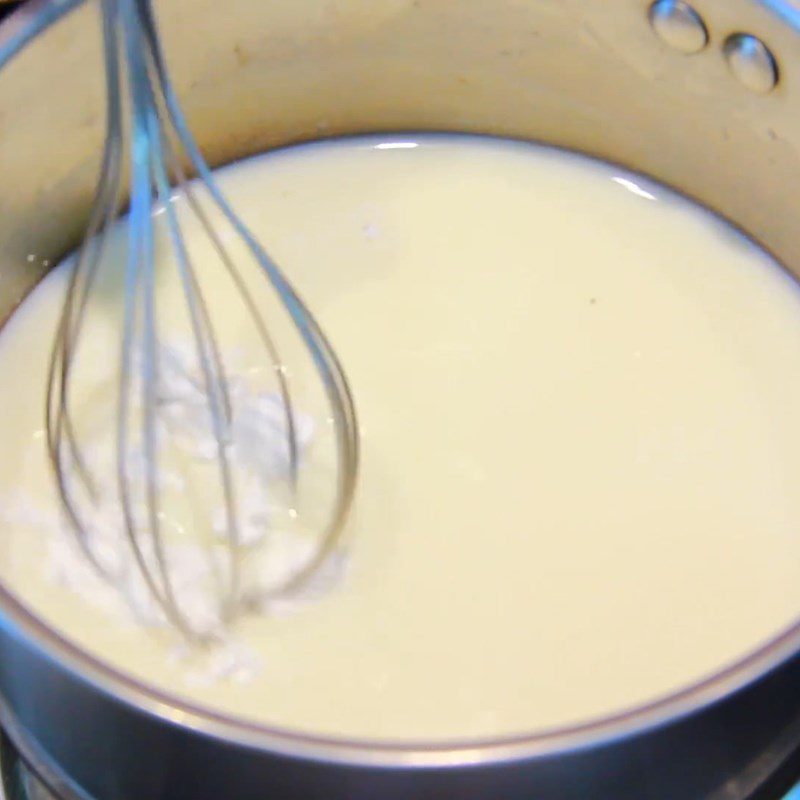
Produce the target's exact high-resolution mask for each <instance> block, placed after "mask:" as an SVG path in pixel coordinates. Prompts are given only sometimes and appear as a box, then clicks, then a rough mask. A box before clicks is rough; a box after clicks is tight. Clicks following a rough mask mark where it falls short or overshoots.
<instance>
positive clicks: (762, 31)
mask: <svg viewBox="0 0 800 800" xmlns="http://www.w3.org/2000/svg"><path fill="white" fill-rule="evenodd" d="M647 5H648V3H647V2H646V1H645V0H535V2H534V1H533V0H382V1H381V2H380V3H375V2H373V0H270V2H265V3H253V2H251V0H228V2H227V3H226V4H225V9H224V13H220V8H219V5H218V3H216V2H214V0H160V2H158V3H157V8H158V13H159V18H160V22H161V25H162V31H163V35H164V38H165V40H166V45H167V53H168V57H169V61H170V64H171V66H172V69H173V71H174V75H175V79H176V84H177V88H178V90H179V92H180V95H181V97H182V98H183V100H184V102H185V105H186V110H187V112H188V115H189V118H190V122H191V124H192V126H193V129H194V131H195V133H196V135H197V138H198V140H199V142H200V144H201V146H202V147H203V148H204V150H205V152H206V154H207V156H208V158H209V160H210V161H211V162H212V163H214V164H220V163H224V162H226V161H229V160H232V159H235V158H238V157H241V156H243V155H246V154H249V153H252V152H255V151H258V150H262V149H265V148H268V147H275V146H280V145H285V144H288V143H291V142H296V141H300V140H304V139H313V138H319V137H326V136H334V135H343V134H349V133H358V132H365V131H377V130H421V129H432V130H460V131H472V132H481V133H491V134H499V135H504V136H513V137H519V138H525V139H538V140H542V141H546V142H550V143H555V144H559V145H562V146H565V147H568V148H574V149H577V150H582V151H585V152H588V153H591V154H595V155H598V156H600V157H602V158H606V159H609V160H611V161H615V162H619V163H621V164H624V165H626V166H628V167H631V168H633V169H635V170H638V171H641V172H644V173H647V174H649V175H651V176H653V177H655V178H657V179H659V180H662V181H663V182H665V183H667V184H669V185H671V186H673V187H675V188H678V189H680V190H682V191H684V192H685V193H687V194H689V195H691V196H693V197H695V198H697V199H699V200H700V201H701V202H703V203H705V204H706V205H708V206H710V207H711V208H713V209H715V210H717V211H719V212H720V213H722V214H723V215H725V216H726V217H728V218H730V219H731V220H733V221H734V222H736V223H737V224H738V225H739V226H741V227H742V228H743V229H744V230H746V231H747V232H748V233H749V234H750V235H752V236H753V237H754V238H756V239H758V240H759V241H761V242H762V243H763V244H764V245H765V246H766V247H768V248H769V249H771V250H772V251H773V252H774V253H775V254H776V255H777V256H778V257H779V258H780V259H781V260H783V261H784V262H785V263H786V264H787V265H788V266H789V268H792V267H793V265H796V267H797V268H798V269H800V226H797V225H795V224H793V213H792V212H793V199H794V198H793V193H794V192H793V189H794V187H795V186H796V185H798V179H799V178H800V162H798V159H797V156H796V146H797V144H798V143H800V115H798V112H797V111H796V110H792V107H793V106H794V108H795V109H796V108H800V102H798V101H796V102H795V103H794V104H791V103H790V97H789V96H790V95H791V93H792V92H793V91H795V89H794V88H793V87H794V84H795V83H797V81H798V78H800V67H798V64H797V60H798V55H796V54H800V47H798V46H797V45H798V31H796V30H793V29H792V27H791V26H790V25H788V24H786V22H787V20H789V16H788V14H789V12H787V14H785V15H784V18H783V20H781V17H780V14H779V13H778V12H777V11H776V10H775V8H776V7H777V6H778V5H779V4H778V3H775V2H772V3H770V4H769V5H771V6H772V7H773V10H772V11H770V10H768V9H767V8H766V6H767V5H768V4H767V3H763V4H760V3H756V2H753V0H700V1H699V2H697V3H696V6H697V8H698V10H699V11H700V12H701V13H703V15H704V18H705V22H706V25H707V26H708V29H709V33H710V42H709V45H708V47H707V48H706V49H705V50H704V51H703V52H701V53H699V54H697V55H694V56H685V55H682V54H680V53H678V52H677V51H675V50H671V49H670V48H668V47H667V46H665V45H664V44H663V43H662V42H661V41H659V40H658V39H657V38H656V37H655V35H654V34H653V32H652V30H651V28H650V26H649V23H648V20H647ZM787 8H788V6H787ZM795 16H797V17H798V18H800V13H797V12H795ZM789 21H790V20H789ZM737 30H745V31H748V32H750V33H753V34H755V35H758V36H760V37H762V38H763V39H764V41H766V42H767V43H768V44H769V45H770V47H771V48H772V50H773V52H774V53H775V55H776V58H777V60H778V63H779V68H780V75H781V80H780V83H779V85H778V87H777V88H776V89H775V90H774V91H773V92H772V93H770V94H768V95H765V96H761V95H756V94H753V93H751V92H750V91H748V90H747V89H745V88H744V87H743V86H741V85H740V84H739V83H738V82H736V80H735V79H734V78H733V77H732V76H731V75H730V74H729V72H728V70H727V67H726V64H725V62H724V59H723V56H722V52H721V45H722V42H723V41H724V39H725V37H726V36H727V35H728V34H729V33H731V32H734V31H737ZM99 39H100V32H99V25H98V11H97V7H96V4H95V3H94V2H90V3H87V4H85V6H84V7H83V8H80V9H79V10H78V11H77V12H74V13H72V14H70V15H69V16H68V17H67V18H66V19H64V20H63V21H62V22H60V23H59V24H58V25H56V26H55V27H54V28H52V29H51V30H49V31H48V32H47V33H46V34H45V35H44V36H42V37H40V38H39V39H38V40H37V41H35V42H34V43H33V44H32V45H30V46H29V47H28V48H27V49H26V50H25V51H24V52H23V53H22V54H21V55H19V56H18V57H16V58H15V59H13V60H12V61H11V62H10V64H9V65H7V66H6V68H4V69H3V70H0V175H2V184H0V275H2V280H1V281H0V317H2V316H5V315H6V314H7V313H8V312H9V311H10V310H11V309H12V308H13V307H14V305H15V304H16V303H17V302H18V301H19V299H20V298H21V297H22V296H23V295H24V293H25V292H26V291H27V290H28V289H29V288H30V286H31V285H33V284H34V283H35V281H36V280H37V279H38V278H39V277H40V276H41V274H42V273H43V272H44V271H45V270H46V269H47V267H48V266H49V265H50V264H52V263H53V262H54V260H56V259H57V258H58V257H59V256H60V255H61V254H63V253H64V252H65V250H67V249H68V248H69V247H71V246H73V245H74V243H75V242H76V240H77V237H78V236H79V234H80V230H81V225H82V224H83V222H84V220H85V217H86V213H87V207H88V204H89V202H90V200H91V195H92V191H93V186H94V180H95V173H96V167H97V159H98V153H99V145H100V141H101V136H102V127H103V100H102V96H103V79H102V63H101V58H100V52H99Z"/></svg>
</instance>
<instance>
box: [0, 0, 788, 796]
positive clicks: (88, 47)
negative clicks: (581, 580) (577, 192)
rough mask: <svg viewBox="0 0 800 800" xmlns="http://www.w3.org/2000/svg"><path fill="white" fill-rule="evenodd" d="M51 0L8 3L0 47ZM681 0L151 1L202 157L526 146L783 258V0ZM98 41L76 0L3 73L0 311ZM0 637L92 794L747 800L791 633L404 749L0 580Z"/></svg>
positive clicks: (61, 760)
mask: <svg viewBox="0 0 800 800" xmlns="http://www.w3.org/2000/svg"><path fill="white" fill-rule="evenodd" d="M64 2H65V0H33V3H32V4H31V5H29V6H26V7H24V8H23V9H22V10H21V11H19V12H17V13H16V14H13V15H12V16H11V17H10V18H9V19H8V20H6V21H5V22H4V23H3V24H2V25H0V51H1V50H2V48H3V46H4V45H5V46H6V47H7V46H8V43H9V41H10V40H11V39H12V37H13V36H15V35H17V34H20V33H22V34H24V33H25V31H26V30H31V28H30V27H29V26H30V24H31V21H32V20H34V21H35V20H36V19H37V16H36V15H38V14H45V15H47V14H49V15H50V16H53V17H55V16H57V15H58V13H59V11H60V9H61V8H62V7H63V5H64ZM694 5H695V6H696V9H697V11H698V13H699V14H701V15H702V18H703V20H704V22H705V24H706V26H707V28H708V30H709V32H710V35H711V44H710V45H709V46H708V47H706V48H705V49H704V50H703V51H702V52H700V53H698V54H697V55H696V56H694V57H692V58H685V57H684V55H683V54H682V53H681V52H677V51H675V50H674V49H672V48H669V47H662V46H660V45H659V44H658V41H657V40H655V39H654V37H653V31H652V29H651V26H650V23H649V21H648V14H647V10H648V7H649V5H648V4H647V3H646V2H642V0H535V2H533V1H530V2H529V1H527V0H526V1H525V2H523V1H522V0H383V2H381V3H374V2H371V0H324V2H323V0H270V2H263V3H253V2H252V0H229V1H228V3H227V4H226V8H225V12H226V13H225V14H224V15H219V14H218V13H215V12H216V11H217V10H218V4H217V3H216V2H215V0H214V1H212V0H161V2H160V3H159V4H158V7H157V10H158V13H159V17H160V20H161V24H162V29H163V31H164V35H165V39H166V48H167V52H168V53H169V54H170V55H169V57H170V67H171V69H172V71H173V74H174V76H175V81H176V84H177V90H178V92H179V94H180V96H181V99H182V101H183V103H184V106H185V109H186V112H187V115H188V117H189V122H190V124H191V125H192V129H193V130H194V131H195V133H196V135H197V138H198V140H199V143H200V145H201V146H202V147H203V149H204V151H205V153H206V155H207V157H208V158H209V160H210V162H211V163H212V164H219V163H224V162H226V161H228V160H231V159H234V158H237V157H240V156H243V155H247V154H249V153H253V152H256V151H258V150H261V149H264V148H267V147H271V146H277V145H283V144H288V143H291V142H296V141H301V140H306V139H313V138H318V137H320V136H331V135H344V134H348V133H360V132H365V131H381V130H384V131H385V130H393V131H396V130H402V129H405V130H462V131H470V132H480V133H490V134H495V135H505V136H514V137H520V138H526V139H537V140H541V141H545V142H549V143H555V144H559V145H562V146H564V147H567V148H572V149H576V150H582V151H584V152H588V153H590V154H593V155H597V156H600V157H602V158H605V159H607V160H610V161H615V162H618V163H621V164H624V165H625V166H628V167H631V168H633V169H635V170H638V171H640V172H643V173H647V174H648V175H651V176H653V177H654V178H656V179H659V180H661V181H663V182H664V183H666V184H668V185H670V186H672V187H676V188H678V189H680V190H682V191H683V192H684V193H686V194H687V195H690V196H692V197H694V198H696V199H697V200H699V201H700V202H703V203H704V204H706V205H708V206H709V207H711V208H712V209H714V210H716V211H718V212H719V213H721V214H723V215H724V216H726V217H727V218H729V219H731V220H733V221H734V222H735V223H737V224H738V225H739V226H740V227H742V228H743V229H744V230H746V231H747V232H748V233H749V234H751V235H752V236H753V237H754V238H756V239H757V240H759V241H760V242H762V243H763V244H764V245H765V246H766V247H767V248H769V249H770V250H771V251H772V252H773V253H774V254H776V256H777V257H779V258H780V259H781V260H782V261H783V262H784V263H785V264H786V266H787V268H788V269H789V270H791V271H793V272H794V273H795V274H798V273H800V226H798V225H797V224H796V212H795V197H794V195H795V194H796V191H795V187H796V186H797V185H798V181H800V158H799V157H798V153H800V102H799V101H798V100H799V99H800V98H798V97H795V94H796V87H797V86H798V85H799V84H800V8H798V6H797V5H796V4H794V3H789V2H786V1H785V0H702V2H701V0H697V2H696V3H695V4H694ZM190 21H191V22H190ZM737 32H746V33H749V34H752V35H753V36H756V37H757V38H758V39H760V40H761V41H764V42H768V43H769V47H770V49H771V50H772V52H773V53H774V55H775V58H776V60H777V62H778V63H779V64H780V69H781V80H780V81H779V82H778V84H777V85H776V86H775V88H774V89H773V91H771V92H770V93H769V94H766V95H762V94H757V93H754V92H749V91H743V90H742V87H740V86H739V85H738V84H737V82H736V81H735V80H732V78H731V75H730V72H729V68H728V66H727V64H726V61H725V59H724V58H723V56H722V53H721V50H720V47H719V43H720V42H721V41H723V40H724V38H725V37H726V36H728V35H730V34H732V33H737ZM98 43H99V35H98V28H97V19H96V15H95V14H94V13H93V9H91V8H87V7H83V8H80V9H78V10H76V11H74V12H73V13H71V14H69V15H68V16H66V17H65V18H64V19H63V20H62V21H61V22H59V23H58V24H57V25H55V26H54V27H53V28H52V29H50V30H49V31H47V33H45V34H44V35H42V36H40V37H37V38H36V39H34V40H33V41H32V42H31V43H30V45H29V46H28V47H27V48H26V49H25V50H24V51H23V52H22V53H21V54H19V55H18V56H16V57H14V58H13V59H12V60H11V61H10V62H9V63H8V64H7V65H6V66H5V67H3V68H2V69H1V70H0V175H2V176H3V183H2V186H0V269H1V270H2V272H1V273H0V274H1V275H2V282H1V283H0V316H4V315H6V314H7V313H9V311H10V310H12V309H13V307H14V306H15V305H16V303H17V302H18V301H19V300H20V298H21V297H23V296H24V294H25V293H26V292H27V290H28V289H29V288H30V287H31V286H32V285H33V284H35V282H36V281H37V280H38V279H39V277H40V276H41V275H42V274H43V273H44V272H45V271H46V270H47V268H48V264H50V263H53V262H54V261H55V259H57V258H58V257H59V255H61V254H62V253H64V252H65V251H66V250H67V249H69V248H70V247H72V246H73V245H74V244H75V243H76V241H77V240H78V237H79V236H80V232H81V230H82V227H83V225H84V224H85V220H86V217H87V214H88V210H89V206H90V202H91V196H92V189H93V181H94V175H95V173H96V167H97V160H98V154H99V152H100V142H101V137H102V106H101V97H102V78H101V74H102V73H101V70H100V68H99V65H100V63H101V62H100V53H99V49H98ZM32 220H35V221H36V224H31V221H32ZM3 569H4V566H3V564H2V561H0V579H1V578H2V576H3ZM0 652H2V657H1V658H0V697H2V702H0V721H2V722H3V724H4V725H6V726H7V728H8V730H9V732H10V734H11V736H12V737H13V738H14V739H15V741H17V743H18V744H19V743H20V742H21V741H22V740H24V739H27V740H29V741H28V744H29V745H30V744H32V743H34V742H35V746H34V749H35V750H36V752H37V753H38V756H39V757H41V758H43V759H49V760H50V761H51V762H52V763H55V764H58V765H59V767H60V768H63V770H66V772H67V773H68V774H69V775H70V776H71V778H72V779H74V781H75V782H76V783H77V784H79V785H80V786H82V787H83V788H84V789H85V790H86V792H87V793H89V794H90V795H94V796H95V797H98V798H103V800H160V799H161V798H164V800H183V798H186V800H218V799H219V798H220V797H225V798H231V799H232V800H233V799H234V798H236V799H238V800H263V798H264V797H265V796H269V797H273V798H320V800H339V799H340V798H341V800H344V799H345V798H347V800H367V798H369V800H373V798H376V797H380V798H381V800H392V799H393V798H398V799H399V798H404V800H405V799H407V798H412V800H413V799H414V798H425V800H431V799H432V798H448V800H450V799H451V798H457V799H458V800H460V799H461V798H464V800H471V799H472V798H475V800H478V798H480V800H484V798H487V797H502V798H504V800H515V798H519V799H520V800H530V798H531V797H532V796H534V797H536V798H537V800H538V799H539V798H541V799H542V800H585V799H586V798H587V797H591V798H592V800H620V798H648V800H674V799H675V798H689V799H690V800H695V799H697V800H744V798H747V797H749V796H751V795H752V794H753V792H754V791H758V790H759V789H758V786H757V783H758V777H757V776H759V775H762V776H763V775H764V774H771V773H772V772H773V771H774V770H775V769H776V768H777V767H778V766H779V765H780V764H782V763H784V762H785V760H786V758H787V748H788V744H787V743H788V742H791V741H793V737H794V736H795V735H796V732H797V725H798V719H800V624H798V625H795V626H793V627H792V628H790V629H788V630H786V631H783V632H781V633H780V635H778V636H776V637H775V638H774V639H773V640H772V641H770V642H765V643H761V644H756V643H754V650H753V652H751V653H750V654H748V656H747V657H746V658H744V659H743V660H742V661H741V662H739V663H737V664H731V665H729V666H728V667H727V668H726V669H725V670H723V671H722V672H720V673H719V674H718V675H715V676H711V677H709V678H708V679H707V680H704V681H702V682H700V683H698V684H697V685H694V686H691V687H687V688H686V689H685V690H683V691H681V692H678V693H676V694H675V695H673V696H670V697H666V698H662V699H660V700H658V701H656V702H654V703H652V704H651V705H649V706H647V707H643V708H638V709H631V710H628V711H626V712H624V713H621V714H619V715H617V716H616V717H613V718H607V719H602V720H594V721H590V722H587V723H586V724H585V725H581V726H576V727H573V728H570V729H562V730H554V731H532V732H531V733H530V735H525V736H520V737H516V738H513V739H505V740H502V741H491V742H483V741H482V742H476V741H464V742H453V743H449V744H446V743H429V742H420V743H418V744H417V745H414V746H411V745H409V746H400V745H398V746H391V745H383V746H376V745H375V744H374V743H370V742H350V741H339V740H333V739H319V738H314V737H310V736H303V735H300V734H297V733H295V732H291V731H284V730H275V729H267V728H264V727H259V726H256V725H249V724H245V723H242V722H239V721H237V720H233V719H228V718H225V717H223V716H221V715H217V714H215V713H213V712H212V711H210V710H208V709H204V708H200V707H195V706H190V705H188V704H186V703H182V702H180V701H178V700H176V699H174V698H171V697H168V696H165V695H162V694H159V693H158V692H155V691H152V690H150V689H148V688H147V687H144V686H141V685H139V684H138V683H136V682H135V681H134V680H131V679H130V678H128V677H126V676H123V675H121V674H118V673H115V672H113V671H112V670H110V669H108V668H106V667H105V666H104V665H102V664H100V663H97V662H96V661H94V660H92V659H91V658H89V657H88V656H86V655H85V654H83V653H81V652H79V651H78V650H76V649H75V648H73V647H72V646H71V645H70V644H69V643H68V642H65V641H63V640H61V639H60V638H59V637H58V635H57V633H56V632H54V631H52V630H49V629H47V628H46V627H45V626H43V625H42V624H41V623H40V622H39V621H38V620H37V619H35V618H34V617H32V616H31V615H30V614H29V613H28V612H27V610H26V609H25V608H24V607H22V606H21V605H19V604H18V603H17V602H16V600H15V599H14V597H13V596H12V595H10V594H9V593H8V592H7V591H5V590H4V589H3V588H2V584H1V583H0ZM65 719H67V720H69V721H70V726H69V729H67V728H65V726H64V725H63V720H65ZM98 765H102V768H101V769H98Z"/></svg>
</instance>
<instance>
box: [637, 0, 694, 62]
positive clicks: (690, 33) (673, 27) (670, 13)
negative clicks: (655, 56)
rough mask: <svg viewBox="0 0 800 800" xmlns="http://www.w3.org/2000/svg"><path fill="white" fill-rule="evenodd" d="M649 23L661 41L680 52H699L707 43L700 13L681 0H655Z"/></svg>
mask: <svg viewBox="0 0 800 800" xmlns="http://www.w3.org/2000/svg"><path fill="white" fill-rule="evenodd" d="M649 17H650V24H651V25H652V26H653V30H654V31H655V32H656V34H657V35H658V38H659V39H661V41H662V42H664V43H665V44H668V45H669V46H670V47H673V48H674V49H675V50H680V51H681V52H682V53H686V54H687V55H688V54H691V53H699V52H700V51H701V50H702V49H703V48H704V47H705V46H706V44H708V31H707V30H706V26H705V24H704V23H703V20H702V18H701V17H700V15H699V14H698V13H697V12H696V11H695V10H694V9H693V8H692V7H691V6H690V5H689V4H688V3H684V2H682V0H655V2H654V3H653V5H651V6H650V11H649Z"/></svg>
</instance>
